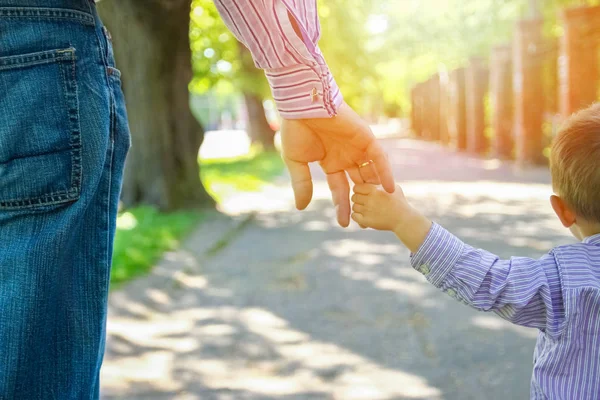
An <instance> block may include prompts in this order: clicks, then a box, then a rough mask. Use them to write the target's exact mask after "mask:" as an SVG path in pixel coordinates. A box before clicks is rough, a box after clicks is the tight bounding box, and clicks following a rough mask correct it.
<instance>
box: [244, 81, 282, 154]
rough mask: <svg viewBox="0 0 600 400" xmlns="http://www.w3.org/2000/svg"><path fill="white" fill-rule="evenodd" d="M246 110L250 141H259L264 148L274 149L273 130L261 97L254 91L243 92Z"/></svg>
mask: <svg viewBox="0 0 600 400" xmlns="http://www.w3.org/2000/svg"><path fill="white" fill-rule="evenodd" d="M244 101H245V102H246V109H247V110H248V135H249V136H250V139H251V140H252V143H260V144H261V145H262V146H263V148H264V149H265V150H273V149H275V142H274V141H273V138H274V137H275V131H274V130H273V129H272V128H271V126H270V125H269V122H268V121H267V117H266V115H265V108H264V107H263V103H262V100H261V98H260V97H259V96H258V95H256V94H254V93H248V92H246V93H244Z"/></svg>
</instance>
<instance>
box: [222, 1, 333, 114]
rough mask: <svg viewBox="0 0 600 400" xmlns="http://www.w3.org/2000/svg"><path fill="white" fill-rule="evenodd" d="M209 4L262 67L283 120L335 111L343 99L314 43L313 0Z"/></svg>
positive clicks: (317, 34)
mask: <svg viewBox="0 0 600 400" xmlns="http://www.w3.org/2000/svg"><path fill="white" fill-rule="evenodd" d="M214 2H215V5H216V7H217V10H218V11H219V13H220V14H221V17H222V18H223V21H224V22H225V25H227V27H228V28H229V29H230V30H231V32H232V33H233V34H234V35H235V36H236V38H237V39H238V40H239V41H240V42H241V43H242V44H244V45H245V46H246V47H247V48H248V49H249V50H250V52H251V53H252V57H253V59H254V63H255V65H256V66H257V67H258V68H261V69H264V70H265V73H266V76H267V80H268V81H269V85H270V86H271V92H272V94H273V98H274V100H275V103H276V105H277V109H278V110H279V113H280V115H281V116H282V117H283V118H287V119H301V118H328V117H332V116H334V115H336V114H337V110H338V108H339V106H340V105H341V104H342V101H343V97H342V94H341V93H340V89H339V88H338V86H337V84H336V82H335V80H334V79H333V76H332V75H331V72H330V71H329V67H328V66H327V63H326V62H325V58H324V57H323V55H322V54H321V51H320V49H319V47H318V45H317V43H318V41H319V37H320V25H319V17H318V14H317V3H316V0H262V1H255V0H214ZM292 20H294V21H295V22H296V26H294V25H293V24H292ZM295 28H296V29H295ZM297 31H298V33H297Z"/></svg>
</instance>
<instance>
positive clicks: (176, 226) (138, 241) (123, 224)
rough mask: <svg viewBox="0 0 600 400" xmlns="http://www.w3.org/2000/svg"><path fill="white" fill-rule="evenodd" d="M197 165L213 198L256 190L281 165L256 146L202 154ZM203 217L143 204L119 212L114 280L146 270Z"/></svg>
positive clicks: (118, 281)
mask: <svg viewBox="0 0 600 400" xmlns="http://www.w3.org/2000/svg"><path fill="white" fill-rule="evenodd" d="M200 165H201V166H200V171H201V175H202V182H203V183H204V186H205V187H206V189H207V190H208V192H209V193H210V194H211V195H212V196H213V197H214V198H215V199H216V200H217V202H222V201H223V200H225V199H226V198H227V197H228V196H230V195H232V194H234V193H235V192H240V191H244V192H249V191H258V190H260V189H261V188H262V187H263V186H264V185H265V184H267V183H269V182H271V181H272V180H273V179H275V178H277V177H278V176H279V175H281V173H282V172H283V168H284V167H283V162H282V161H281V157H280V156H279V154H278V153H270V152H258V151H253V152H251V154H249V155H248V156H244V157H238V158H233V159H217V160H202V161H200ZM202 218H203V214H202V212H200V211H182V212H173V213H162V212H159V211H158V210H157V209H155V208H153V207H147V206H142V207H136V208H133V209H129V210H126V211H124V212H122V213H121V214H120V215H119V217H118V220H117V233H116V237H115V247H114V254H113V268H112V274H111V283H112V284H113V285H114V286H118V285H119V284H122V283H123V282H126V281H128V280H131V279H132V278H135V277H138V276H141V275H144V274H146V273H147V272H149V271H150V269H151V268H152V266H153V265H154V264H155V263H156V262H157V261H158V260H159V259H160V257H161V256H162V254H163V253H164V252H166V251H170V250H175V249H177V248H178V247H179V244H180V242H181V240H182V239H184V238H185V236H186V235H187V234H188V233H189V232H190V231H191V230H192V229H193V228H195V227H196V226H197V225H198V224H199V223H201V221H202ZM114 286H113V287H114Z"/></svg>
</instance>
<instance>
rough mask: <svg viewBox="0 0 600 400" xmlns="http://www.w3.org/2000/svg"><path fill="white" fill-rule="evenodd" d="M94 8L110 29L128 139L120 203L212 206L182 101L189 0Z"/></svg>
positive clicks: (110, 2) (110, 0) (193, 127)
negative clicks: (129, 144)
mask: <svg viewBox="0 0 600 400" xmlns="http://www.w3.org/2000/svg"><path fill="white" fill-rule="evenodd" d="M98 9H99V12H100V15H101V16H102V17H103V19H104V21H105V24H106V26H107V28H108V29H109V30H110V31H111V32H112V36H113V45H114V51H115V58H116V61H117V66H118V67H119V68H120V69H121V70H122V77H123V78H122V79H123V88H124V93H125V97H126V99H127V109H128V113H129V124H130V129H131V135H132V142H133V145H132V148H131V151H130V153H129V158H128V164H127V168H126V170H125V178H124V184H123V195H122V200H123V202H124V204H125V206H127V207H130V206H134V205H138V204H149V205H154V206H157V207H159V208H160V209H162V210H167V211H170V210H177V209H189V208H198V207H206V206H210V207H212V206H214V200H213V199H212V198H211V197H210V196H209V195H208V194H207V192H206V190H205V189H204V187H203V186H202V183H201V181H200V171H199V168H200V167H199V164H198V151H199V148H200V145H201V144H202V141H203V139H204V130H203V128H202V126H201V125H200V124H199V122H198V121H197V120H196V119H195V118H194V116H193V115H192V112H191V110H190V107H189V90H188V84H189V82H190V80H191V77H192V67H191V51H190V45H189V21H190V0H104V1H102V2H100V3H99V6H98Z"/></svg>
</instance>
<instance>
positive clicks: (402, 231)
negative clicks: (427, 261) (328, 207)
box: [352, 184, 431, 253]
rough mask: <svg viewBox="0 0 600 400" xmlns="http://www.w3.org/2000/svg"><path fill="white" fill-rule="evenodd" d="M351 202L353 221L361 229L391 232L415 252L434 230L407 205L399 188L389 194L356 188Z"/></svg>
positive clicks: (418, 213)
mask: <svg viewBox="0 0 600 400" xmlns="http://www.w3.org/2000/svg"><path fill="white" fill-rule="evenodd" d="M352 202H354V205H353V206H352V211H353V213H352V219H353V220H354V221H356V222H357V223H358V224H359V225H360V226H361V227H363V228H364V227H369V228H373V229H378V230H382V231H392V232H394V233H395V234H396V236H398V239H400V240H401V241H402V243H404V244H405V245H406V247H408V248H409V250H410V251H412V252H413V253H415V252H417V250H419V248H420V247H421V245H422V244H423V242H424V241H425V238H426V237H427V234H428V233H429V230H430V229H431V221H430V220H429V219H427V218H426V217H425V216H424V215H423V214H421V213H420V212H419V211H417V210H416V209H414V208H413V207H412V206H411V205H410V204H408V201H406V198H405V197H404V193H403V192H402V189H401V188H400V187H399V186H397V187H396V191H395V192H394V193H393V194H389V193H387V192H384V191H383V190H379V189H377V188H376V187H375V186H373V185H369V184H362V185H356V186H354V195H353V196H352Z"/></svg>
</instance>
